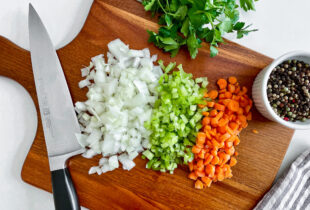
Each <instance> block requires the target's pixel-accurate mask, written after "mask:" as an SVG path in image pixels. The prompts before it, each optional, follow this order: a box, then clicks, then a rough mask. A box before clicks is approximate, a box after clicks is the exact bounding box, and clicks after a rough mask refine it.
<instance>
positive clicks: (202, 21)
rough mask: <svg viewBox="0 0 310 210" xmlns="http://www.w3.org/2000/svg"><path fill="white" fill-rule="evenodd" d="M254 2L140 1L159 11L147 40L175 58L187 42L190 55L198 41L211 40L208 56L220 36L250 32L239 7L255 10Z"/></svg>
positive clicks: (195, 53) (219, 0)
mask: <svg viewBox="0 0 310 210" xmlns="http://www.w3.org/2000/svg"><path fill="white" fill-rule="evenodd" d="M254 1H257V0H240V1H239V2H240V4H239V5H238V4H237V2H236V0H143V1H142V4H143V5H144V8H145V10H146V11H151V12H152V15H153V16H155V15H156V14H159V24H160V25H161V27H160V28H159V31H158V33H155V32H153V31H148V33H149V35H150V37H149V42H153V43H154V44H155V45H156V46H157V47H159V48H161V49H163V50H164V51H165V52H170V53H171V56H172V57H174V56H176V54H177V53H178V52H179V49H180V47H181V46H183V45H186V46H187V48H188V51H189V53H190V56H191V58H193V59H194V58H195V57H196V56H197V54H198V48H200V47H201V42H203V41H206V42H208V43H210V52H211V53H210V55H211V57H214V56H216V55H217V54H218V50H217V48H216V47H218V43H222V42H224V40H223V38H222V35H224V34H225V33H231V32H234V31H235V32H237V38H242V37H243V36H244V35H247V34H248V33H249V32H251V31H256V29H254V30H250V29H249V27H250V25H248V26H246V25H245V23H244V22H239V21H238V20H239V11H238V7H239V6H240V7H241V8H242V9H243V10H245V11H248V10H255V7H254Z"/></svg>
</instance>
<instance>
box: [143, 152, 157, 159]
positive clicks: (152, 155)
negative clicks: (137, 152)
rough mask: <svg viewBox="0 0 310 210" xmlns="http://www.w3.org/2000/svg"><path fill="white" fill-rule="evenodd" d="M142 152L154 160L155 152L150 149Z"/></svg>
mask: <svg viewBox="0 0 310 210" xmlns="http://www.w3.org/2000/svg"><path fill="white" fill-rule="evenodd" d="M142 154H143V155H144V156H145V157H146V158H147V159H149V160H152V159H153V157H154V154H153V153H152V152H150V151H149V150H145V151H144V152H143V153H142Z"/></svg>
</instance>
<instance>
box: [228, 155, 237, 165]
mask: <svg viewBox="0 0 310 210" xmlns="http://www.w3.org/2000/svg"><path fill="white" fill-rule="evenodd" d="M236 164H237V159H236V158H235V157H231V158H230V162H229V165H230V166H234V165H236Z"/></svg>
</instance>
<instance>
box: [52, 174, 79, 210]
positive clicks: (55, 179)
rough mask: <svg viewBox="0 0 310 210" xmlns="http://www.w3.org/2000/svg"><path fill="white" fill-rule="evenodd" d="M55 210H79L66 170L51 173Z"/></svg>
mask: <svg viewBox="0 0 310 210" xmlns="http://www.w3.org/2000/svg"><path fill="white" fill-rule="evenodd" d="M51 174H52V185H53V194H54V203H55V209H56V210H71V209H72V210H79V209H81V208H80V205H79V200H78V197H77V195H76V191H75V188H74V185H73V182H72V180H71V176H70V173H69V170H68V169H67V168H64V169H59V170H55V171H52V172H51Z"/></svg>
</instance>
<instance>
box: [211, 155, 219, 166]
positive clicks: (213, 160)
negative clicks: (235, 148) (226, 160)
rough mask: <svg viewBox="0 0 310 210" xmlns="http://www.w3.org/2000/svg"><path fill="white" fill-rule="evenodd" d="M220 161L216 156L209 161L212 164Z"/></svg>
mask: <svg viewBox="0 0 310 210" xmlns="http://www.w3.org/2000/svg"><path fill="white" fill-rule="evenodd" d="M219 162H220V158H219V157H218V156H214V158H213V159H212V161H211V164H212V165H216V164H218V163H219Z"/></svg>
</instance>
